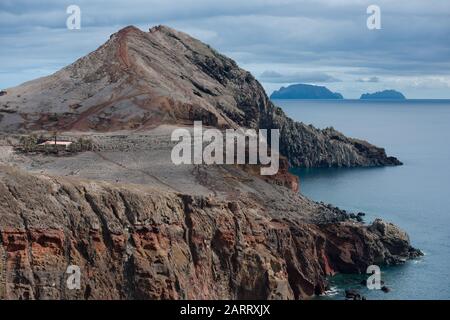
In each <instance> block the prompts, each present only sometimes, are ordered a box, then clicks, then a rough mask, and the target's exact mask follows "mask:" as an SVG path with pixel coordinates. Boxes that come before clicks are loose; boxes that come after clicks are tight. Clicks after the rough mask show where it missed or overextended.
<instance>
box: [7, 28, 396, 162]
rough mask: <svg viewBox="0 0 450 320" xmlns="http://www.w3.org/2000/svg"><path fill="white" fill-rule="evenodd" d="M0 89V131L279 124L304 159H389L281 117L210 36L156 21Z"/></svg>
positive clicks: (290, 147) (285, 144)
mask: <svg viewBox="0 0 450 320" xmlns="http://www.w3.org/2000/svg"><path fill="white" fill-rule="evenodd" d="M5 92H6V94H4V95H2V96H0V130H3V131H8V132H12V131H14V132H17V131H29V130H38V129H45V130H53V129H58V130H60V131H64V130H68V131H80V130H81V131H85V130H95V131H115V130H119V129H131V130H146V129H149V128H152V127H154V126H156V125H159V124H161V123H169V124H191V123H192V121H193V120H202V121H203V123H204V124H208V125H212V126H215V127H219V128H230V127H231V128H233V127H237V126H243V127H249V128H265V129H271V128H279V129H281V131H282V138H281V149H282V152H284V155H285V156H287V157H288V159H289V161H290V163H291V164H293V165H295V166H302V167H329V166H377V165H397V164H400V162H399V161H398V160H397V159H395V158H393V157H387V156H386V153H385V151H384V150H383V149H381V148H377V147H375V146H373V145H371V144H369V143H367V142H364V141H359V140H355V139H349V138H346V137H345V136H343V135H342V134H340V133H339V132H337V131H335V130H318V129H315V128H313V127H311V126H306V125H304V124H302V123H297V122H294V121H292V120H291V119H289V118H288V117H287V116H286V115H285V114H284V113H283V112H282V111H281V109H279V108H277V107H275V106H274V105H273V103H272V102H271V101H270V100H269V99H268V97H267V95H266V94H265V92H264V89H263V88H262V86H261V85H260V84H259V82H258V81H257V80H256V79H255V78H254V77H253V76H252V75H251V74H250V73H249V72H247V71H245V70H242V69H240V68H239V67H238V66H237V64H236V63H235V62H234V61H233V60H231V59H229V58H227V57H225V56H223V55H221V54H219V53H218V52H216V51H215V50H213V49H212V48H210V47H209V46H208V45H206V44H204V43H202V42H200V41H198V40H196V39H194V38H192V37H190V36H188V35H187V34H184V33H182V32H178V31H176V30H173V29H170V28H168V27H165V26H158V27H154V28H152V29H150V31H149V32H143V31H141V30H139V29H137V28H135V27H127V28H125V29H122V30H120V31H119V32H117V33H115V34H114V35H112V36H111V38H110V39H109V40H108V41H107V42H106V43H105V44H104V45H102V46H101V47H100V48H98V49H97V50H96V51H94V52H92V53H91V54H89V55H87V56H86V57H83V58H81V59H79V60H78V61H76V62H75V63H73V64H71V65H69V66H67V67H66V68H64V69H62V70H60V71H58V72H57V73H55V74H53V75H51V76H48V77H45V78H41V79H37V80H34V81H31V82H28V83H25V84H23V85H21V86H19V87H16V88H10V89H8V90H7V91H5Z"/></svg>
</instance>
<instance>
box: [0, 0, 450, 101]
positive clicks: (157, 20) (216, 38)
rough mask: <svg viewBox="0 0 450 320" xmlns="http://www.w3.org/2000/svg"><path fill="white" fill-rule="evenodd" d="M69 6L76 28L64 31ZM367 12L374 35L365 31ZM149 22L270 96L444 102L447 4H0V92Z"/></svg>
mask: <svg viewBox="0 0 450 320" xmlns="http://www.w3.org/2000/svg"><path fill="white" fill-rule="evenodd" d="M71 4H75V5H78V6H79V7H80V8H81V11H82V16H81V30H68V29H67V28H66V19H67V17H68V15H67V14H66V8H67V6H68V5H71ZM370 4H376V5H378V6H379V7H380V8H381V29H380V30H369V29H368V28H367V26H366V20H367V18H368V16H369V15H368V14H367V13H366V9H367V7H368V6H369V5H370ZM157 24H165V25H168V26H171V27H173V28H176V29H179V30H182V31H185V32H187V33H189V34H191V35H193V36H195V37H197V38H199V39H200V40H202V41H204V42H207V43H208V44H210V45H211V46H212V47H214V48H216V49H217V50H218V51H220V52H222V53H224V54H226V55H228V56H230V57H232V58H233V59H235V60H236V61H237V62H238V64H239V65H240V66H241V67H243V68H244V69H247V70H249V71H251V72H252V73H253V74H254V75H255V76H256V78H258V79H259V80H260V81H261V82H262V84H263V85H264V87H265V89H266V91H267V92H268V94H270V93H271V92H272V91H273V90H275V89H278V88H279V87H281V86H283V85H284V86H286V85H287V84H291V83H311V84H318V85H324V86H327V87H328V88H330V89H331V90H333V91H337V92H340V93H342V94H343V95H344V97H346V98H358V97H359V96H360V95H361V93H364V92H372V91H377V90H382V89H397V90H400V91H402V92H403V93H404V94H405V95H406V96H407V97H408V98H450V0H408V1H403V0H395V1H394V0H390V1H386V0H370V1H365V0H339V1H338V0H335V1H333V0H328V1H325V0H309V1H308V0H226V1H215V0H190V1H182V0H178V1H171V0H160V1H152V0H146V1H144V0H134V1H133V0H127V1H118V0H107V1H106V0H98V1H94V0H81V1H76V0H69V1H65V0H40V1H37V0H1V2H0V88H8V87H11V86H15V85H18V84H20V83H22V82H24V81H27V80H31V79H34V78H36V77H40V76H44V75H48V74H51V73H53V72H55V71H56V70H58V69H60V68H61V67H63V66H65V65H67V64H70V63H71V62H73V61H74V60H75V59H77V58H79V57H81V56H84V55H85V54H87V53H88V52H90V51H93V50H95V49H96V48H97V47H98V46H99V45H101V44H102V43H103V42H105V41H106V40H107V39H108V38H109V35H110V34H111V33H114V32H116V31H117V30H119V29H120V28H122V27H124V26H127V25H136V26H137V27H139V28H141V29H142V30H147V29H148V28H149V27H151V26H153V25H157Z"/></svg>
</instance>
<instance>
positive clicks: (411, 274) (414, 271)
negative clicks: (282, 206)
mask: <svg viewBox="0 0 450 320" xmlns="http://www.w3.org/2000/svg"><path fill="white" fill-rule="evenodd" d="M274 102H275V104H277V105H278V106H280V107H282V108H283V110H284V111H285V112H286V113H287V114H288V115H289V116H290V117H292V118H293V119H295V120H299V121H302V122H304V123H307V124H310V123H311V124H313V125H315V126H316V127H319V128H325V127H328V126H333V127H334V128H335V129H337V130H339V131H341V132H343V133H344V134H346V135H349V136H351V137H357V138H363V139H365V140H368V141H369V142H371V143H374V144H375V145H378V146H382V147H384V148H385V149H386V152H387V153H388V155H392V156H396V157H398V158H399V159H400V160H401V161H402V162H404V165H403V166H399V167H384V168H352V169H311V170H304V169H294V172H295V173H296V174H298V175H299V176H300V178H301V192H302V193H303V194H305V195H307V196H309V197H310V198H312V199H314V200H317V201H324V202H327V203H332V204H334V205H336V206H338V207H340V208H342V209H346V210H349V211H357V212H358V211H363V212H366V213H367V214H368V215H367V216H366V221H367V222H370V221H372V220H373V219H374V218H375V217H381V218H383V219H384V220H387V221H390V222H393V223H395V224H397V225H398V226H400V227H401V228H402V229H404V230H405V231H407V232H408V234H409V235H410V238H411V241H412V244H413V246H415V247H417V248H419V249H421V250H422V251H423V252H424V253H425V256H424V257H423V258H421V259H419V260H417V261H412V262H408V263H407V264H405V265H403V266H398V267H389V268H384V269H382V280H384V281H385V283H386V285H387V286H388V287H390V288H391V289H392V291H391V292H389V293H383V292H381V291H374V290H367V289H366V288H364V287H362V286H361V285H359V283H360V281H361V279H362V278H361V277H360V276H348V275H339V276H336V277H334V278H332V279H331V282H332V285H333V287H334V289H335V290H336V291H335V292H334V293H335V294H334V295H331V296H330V297H329V298H333V299H342V298H343V293H342V291H343V289H345V288H347V287H350V288H356V289H360V291H361V293H362V294H364V295H365V296H367V298H368V299H450V166H449V165H450V100H407V101H399V102H395V101H358V100H342V101H332V100H275V101H274Z"/></svg>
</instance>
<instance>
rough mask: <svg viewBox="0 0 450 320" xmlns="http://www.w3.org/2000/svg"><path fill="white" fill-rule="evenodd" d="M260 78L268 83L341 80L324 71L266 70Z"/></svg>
mask: <svg viewBox="0 0 450 320" xmlns="http://www.w3.org/2000/svg"><path fill="white" fill-rule="evenodd" d="M259 79H261V81H263V82H268V83H294V82H297V83H321V82H341V80H340V79H337V78H335V77H333V76H331V75H329V74H326V73H322V72H296V73H291V74H281V73H278V72H276V71H270V70H267V71H264V72H263V73H261V75H260V76H259Z"/></svg>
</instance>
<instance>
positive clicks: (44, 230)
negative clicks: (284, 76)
mask: <svg viewBox="0 0 450 320" xmlns="http://www.w3.org/2000/svg"><path fill="white" fill-rule="evenodd" d="M0 201H1V203H2V206H1V207H0V234H1V237H0V244H1V245H0V257H1V259H0V268H1V269H0V275H1V277H0V280H1V283H0V298H14V299H48V298H51V299H62V298H64V299H213V298H220V299H245V298H252V299H254V298H260V299H294V298H297V299H299V298H304V297H308V296H311V295H313V294H318V293H321V292H323V291H324V290H325V288H326V279H325V276H326V275H329V274H333V273H335V272H365V268H366V267H367V266H368V265H370V264H373V263H377V264H395V263H400V262H402V261H404V260H405V259H407V258H410V257H414V256H416V255H417V254H418V252H417V251H416V250H415V249H413V248H411V246H410V244H409V239H408V237H407V235H406V234H405V233H404V232H402V231H400V230H399V229H398V228H397V227H395V226H393V225H391V224H388V223H385V222H383V221H380V220H377V221H375V222H374V223H373V224H372V225H371V226H369V227H367V226H364V225H362V224H359V223H356V222H354V221H351V220H348V219H347V218H346V217H345V215H344V214H343V213H340V212H334V214H332V213H331V212H329V211H327V210H326V208H325V207H320V206H319V205H318V204H314V203H312V202H311V203H309V205H310V206H312V207H314V210H317V211H318V212H323V213H322V215H323V216H322V217H321V218H320V220H321V222H320V223H319V222H318V220H316V219H317V217H316V219H312V215H311V214H309V213H308V214H306V215H305V214H304V213H303V212H302V211H303V210H306V208H307V206H306V205H303V206H302V208H298V209H297V211H293V212H289V211H285V212H284V213H280V211H274V209H273V208H271V206H270V205H267V204H264V203H263V202H262V201H256V200H255V198H254V197H253V196H252V195H247V196H241V197H240V198H239V200H236V201H224V200H217V199H215V198H212V197H201V196H191V195H187V194H178V193H173V192H163V191H161V190H157V189H153V188H149V187H145V186H142V185H120V184H111V183H107V182H99V181H97V182H94V181H86V180H74V179H68V178H56V177H49V176H44V175H38V176H35V175H30V174H28V173H24V172H21V171H17V170H16V169H11V168H9V167H1V170H0ZM327 219H328V220H327ZM69 265H76V266H78V267H79V268H80V271H81V288H80V289H72V290H71V289H69V288H68V287H67V285H66V280H67V276H68V275H67V274H66V273H65V272H66V269H67V267H68V266H69Z"/></svg>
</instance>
